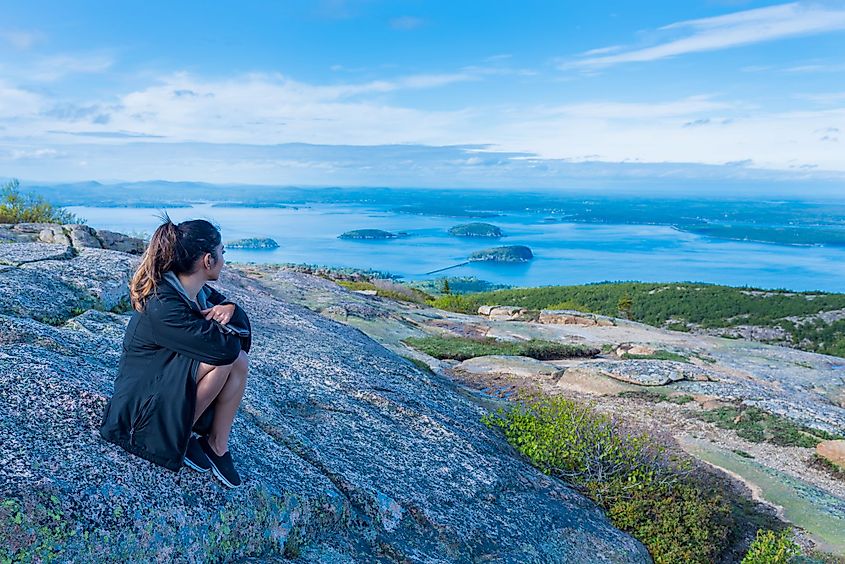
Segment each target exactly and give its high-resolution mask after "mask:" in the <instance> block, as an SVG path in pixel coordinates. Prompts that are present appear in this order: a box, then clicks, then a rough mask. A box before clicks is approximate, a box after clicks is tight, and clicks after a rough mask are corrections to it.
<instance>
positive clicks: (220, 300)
mask: <svg viewBox="0 0 845 564" xmlns="http://www.w3.org/2000/svg"><path fill="white" fill-rule="evenodd" d="M205 287H206V288H208V289H209V290H211V292H210V293H209V295H208V296H207V298H206V300H207V301H208V303H210V304H211V305H213V306H215V305H225V304H233V305H234V306H235V313H234V314H233V315H232V319H230V320H229V323H234V324H237V325H239V326H241V327H245V328H246V329H248V330H249V331H250V335H249V336H248V337H241V348H242V349H243V351H244V352H249V349H250V347H251V346H252V327H251V325H250V323H249V317H248V316H247V314H246V311H244V309H243V308H242V307H241V306H239V305H238V304H236V303H235V302H233V301H232V300H227V299H226V296H224V295H223V294H221V293H220V292H218V291H217V290H215V289H214V288H212V287H211V286H209V285H208V284H206V285H205Z"/></svg>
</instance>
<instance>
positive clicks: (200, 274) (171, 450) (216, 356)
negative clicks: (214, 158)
mask: <svg viewBox="0 0 845 564" xmlns="http://www.w3.org/2000/svg"><path fill="white" fill-rule="evenodd" d="M162 219H163V220H164V223H163V224H162V225H160V226H159V227H158V229H156V231H155V233H154V234H153V236H152V238H151V239H150V243H149V245H148V246H147V249H146V251H145V252H144V255H143V257H141V264H140V266H139V267H138V270H137V271H136V272H135V275H134V276H133V278H132V281H131V282H130V284H129V296H130V300H131V302H132V307H133V309H134V311H133V313H132V319H130V321H129V325H128V326H127V327H126V335H125V336H124V339H123V355H122V357H121V359H120V365H119V367H118V371H117V377H116V379H115V382H114V395H113V396H112V397H111V399H110V400H109V402H108V404H107V405H106V408H105V411H104V413H103V421H102V425H101V426H100V435H101V436H102V437H103V438H104V439H105V440H107V441H109V442H112V443H114V444H117V445H119V446H121V447H123V448H124V449H126V450H127V451H129V452H131V453H132V454H135V455H137V456H140V457H142V458H145V459H146V460H149V461H150V462H154V463H155V464H158V465H161V466H164V467H165V468H168V469H170V470H173V471H174V472H176V471H178V470H179V469H180V468H181V467H182V466H183V465H187V466H189V467H190V468H193V469H194V470H197V471H199V472H206V471H208V470H209V469H210V470H212V471H213V473H214V475H215V476H217V478H218V479H219V480H220V481H221V482H223V484H225V485H226V486H228V487H238V486H239V485H240V484H241V478H240V476H239V475H238V472H237V471H236V470H235V466H234V462H233V460H232V455H231V453H230V452H229V449H228V441H229V432H230V431H231V428H232V421H233V420H234V418H235V413H236V412H237V410H238V407H239V406H240V403H241V398H242V397H243V393H244V388H245V386H246V379H247V371H248V360H247V355H246V353H247V352H249V348H250V345H251V342H252V340H251V334H250V325H249V319H248V318H247V315H246V313H245V312H244V311H243V309H241V308H240V307H239V306H238V305H236V304H235V303H233V302H231V301H229V300H226V299H225V297H224V296H223V295H222V294H220V292H218V291H216V290H214V289H213V288H211V287H210V286H208V285H206V284H205V283H206V282H208V281H210V280H217V279H218V278H219V276H220V270H221V269H222V268H223V264H224V262H225V261H224V260H223V253H224V252H225V251H223V245H222V243H221V240H220V232H219V231H218V230H217V229H216V228H215V227H214V226H213V225H212V224H211V223H209V222H208V221H205V220H202V219H197V220H191V221H183V222H182V223H180V224H179V225H175V224H174V223H173V222H172V221H170V218H169V217H168V216H167V214H165V215H164V216H163V217H162ZM192 431H196V432H197V434H198V435H199V439H197V437H195V436H194V435H193V433H192Z"/></svg>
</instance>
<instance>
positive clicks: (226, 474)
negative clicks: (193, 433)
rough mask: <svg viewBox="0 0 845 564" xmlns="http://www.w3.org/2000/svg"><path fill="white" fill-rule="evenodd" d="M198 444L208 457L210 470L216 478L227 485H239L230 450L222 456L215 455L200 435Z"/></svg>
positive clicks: (206, 440)
mask: <svg viewBox="0 0 845 564" xmlns="http://www.w3.org/2000/svg"><path fill="white" fill-rule="evenodd" d="M199 444H200V446H201V447H202V450H203V452H204V453H205V455H206V456H207V457H208V461H209V462H210V463H211V471H212V472H214V475H215V476H217V479H218V480H220V481H221V482H223V483H224V484H225V485H226V486H227V487H230V488H237V487H238V486H240V485H241V477H240V476H239V475H238V471H237V470H235V463H234V462H233V461H232V453H231V451H228V450H227V451H226V453H225V454H224V455H223V456H217V455H216V454H215V453H214V451H213V450H211V446H209V444H208V439H207V438H206V437H200V440H199Z"/></svg>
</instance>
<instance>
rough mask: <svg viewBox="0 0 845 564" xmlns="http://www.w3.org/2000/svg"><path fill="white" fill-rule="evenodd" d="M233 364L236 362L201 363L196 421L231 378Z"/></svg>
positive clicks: (198, 375) (195, 413)
mask: <svg viewBox="0 0 845 564" xmlns="http://www.w3.org/2000/svg"><path fill="white" fill-rule="evenodd" d="M233 366H234V364H224V365H222V366H214V365H213V364H206V363H204V362H201V363H200V367H199V369H198V370H197V406H196V409H195V411H194V423H196V422H197V419H199V418H200V415H202V413H203V412H204V411H205V410H206V409H208V406H209V405H211V402H213V401H214V398H216V397H217V394H219V393H220V390H222V389H223V386H225V385H226V380H227V379H228V378H229V374H230V373H231V371H232V367H233Z"/></svg>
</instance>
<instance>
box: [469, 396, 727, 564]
mask: <svg viewBox="0 0 845 564" xmlns="http://www.w3.org/2000/svg"><path fill="white" fill-rule="evenodd" d="M483 421H484V423H485V424H487V425H488V426H490V427H493V428H497V429H500V430H501V431H502V432H503V433H504V435H505V437H506V438H507V439H508V441H509V442H510V443H511V444H512V445H513V446H514V447H515V448H516V449H518V450H519V451H520V452H522V454H524V455H525V456H527V457H528V459H529V460H530V461H531V463H532V464H533V465H534V466H536V467H537V468H539V469H540V470H541V471H543V472H544V473H546V474H550V475H553V476H556V477H559V478H561V479H563V480H566V481H567V482H569V483H570V484H572V485H573V486H574V487H576V488H577V489H579V490H580V491H581V492H583V493H584V494H586V495H587V496H589V497H590V498H591V499H592V500H593V501H595V502H596V503H597V504H598V505H599V506H600V507H601V508H602V509H603V510H604V511H605V512H606V513H607V515H608V517H609V518H610V520H611V521H612V523H613V524H614V526H616V527H618V528H620V529H622V530H623V531H626V532H628V533H630V534H632V535H633V536H635V537H636V538H637V539H639V540H640V541H641V542H642V543H643V544H644V545H645V546H646V547H647V548H648V550H649V552H650V553H651V555H652V557H653V558H654V561H655V562H656V563H658V564H662V563H676V562H702V563H704V562H713V561H715V560H716V559H717V557H718V556H719V555H720V553H722V552H723V550H724V549H725V547H726V546H727V545H728V544H729V538H730V536H731V534H732V532H733V530H734V519H735V517H734V512H733V510H732V506H731V504H730V503H729V501H728V500H727V499H726V494H725V493H724V492H722V491H720V490H719V488H714V487H713V485H712V484H709V483H706V481H705V478H703V477H699V476H698V475H697V474H696V473H695V472H693V471H692V467H691V464H690V463H689V462H688V461H686V460H681V459H678V458H674V457H673V456H670V455H669V454H667V451H666V449H665V448H664V447H662V446H660V445H659V444H658V442H657V441H655V439H654V437H653V436H651V435H648V434H639V433H636V432H632V431H630V430H627V429H626V428H625V427H624V426H623V425H622V424H621V423H620V422H619V421H618V420H615V419H612V418H611V417H609V416H607V415H603V414H600V413H598V412H596V411H594V410H593V409H592V408H591V407H590V406H587V405H584V404H581V403H578V402H575V401H573V400H569V399H566V398H561V397H540V398H536V397H535V398H521V400H520V402H518V403H516V404H515V405H514V406H512V407H511V408H509V409H508V410H503V409H499V410H498V411H496V412H494V413H491V414H488V415H486V416H485V417H484V418H483Z"/></svg>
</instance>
